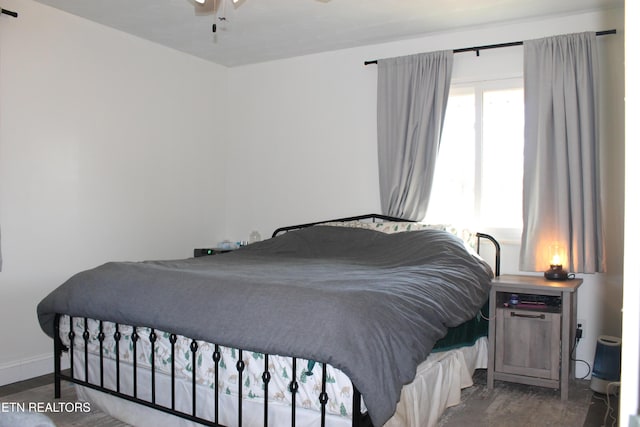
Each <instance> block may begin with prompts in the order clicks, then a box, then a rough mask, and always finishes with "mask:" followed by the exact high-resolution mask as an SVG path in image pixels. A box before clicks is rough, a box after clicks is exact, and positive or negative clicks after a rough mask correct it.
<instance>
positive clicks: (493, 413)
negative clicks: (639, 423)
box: [0, 370, 618, 427]
mask: <svg viewBox="0 0 640 427" xmlns="http://www.w3.org/2000/svg"><path fill="white" fill-rule="evenodd" d="M474 381H475V383H476V384H475V385H474V386H472V387H469V388H468V389H465V390H464V391H463V396H462V399H463V402H462V403H461V404H460V405H458V406H455V407H453V408H449V409H448V410H447V411H446V412H445V413H444V415H443V416H442V417H441V420H440V422H439V426H440V427H450V426H453V427H458V426H465V425H473V426H482V425H487V426H491V427H495V426H500V425H504V426H513V425H520V426H561V427H572V426H575V427H601V426H605V427H608V426H615V425H617V423H616V422H615V421H616V420H615V417H616V416H617V406H618V399H617V396H609V405H610V408H611V409H610V410H607V396H606V395H600V394H597V393H594V392H593V391H591V390H590V388H589V381H587V380H582V381H580V380H577V381H574V382H572V384H571V390H570V398H569V401H567V402H561V401H560V397H559V392H558V391H557V390H551V389H544V388H539V387H532V386H524V385H520V384H510V383H503V382H497V385H496V388H495V389H494V390H491V391H489V390H487V388H486V371H484V370H478V371H476V375H475V376H474ZM52 384H53V374H49V375H43V376H40V377H37V378H33V379H30V380H26V381H21V382H17V383H14V384H9V385H5V386H1V387H0V400H2V401H7V397H9V399H13V398H14V397H15V398H20V399H24V398H25V396H29V398H34V399H38V400H37V401H41V399H42V398H43V396H40V395H41V394H43V393H44V394H46V396H45V397H44V398H45V399H49V400H53V388H52ZM43 387H44V388H43ZM30 391H32V392H33V394H29V393H30ZM63 391H64V393H63V395H64V396H63V397H66V398H67V399H72V400H73V397H74V396H75V392H74V391H73V389H72V386H71V385H68V384H67V385H65V389H64V390H63ZM36 393H37V395H38V397H37V398H36ZM70 395H71V396H70ZM31 396H32V397H31ZM47 396H48V397H47ZM92 412H93V414H92V416H93V417H94V418H95V419H94V420H92V422H91V424H92V425H93V424H94V423H95V422H96V421H97V418H99V419H100V425H104V426H106V425H108V426H114V427H116V426H117V427H120V426H126V424H124V423H120V422H119V421H117V420H115V419H112V418H110V417H109V416H108V415H106V414H103V413H100V411H99V410H96V411H94V410H93V409H92ZM75 415H76V416H74V417H73V419H68V420H67V419H64V418H57V419H55V420H54V422H56V424H57V426H58V427H64V426H81V425H89V424H82V420H80V421H79V420H78V417H77V415H78V414H75ZM1 416H2V414H1V413H0V417H1ZM576 420H584V422H582V421H576ZM86 421H87V422H89V420H88V419H87V420H86ZM0 424H2V423H1V420H0Z"/></svg>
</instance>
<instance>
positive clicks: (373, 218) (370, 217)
mask: <svg viewBox="0 0 640 427" xmlns="http://www.w3.org/2000/svg"><path fill="white" fill-rule="evenodd" d="M367 220H369V221H371V222H376V221H392V222H415V221H410V220H406V219H402V218H396V217H393V216H388V215H380V214H367V215H358V216H349V217H346V218H338V219H330V220H327V221H316V222H309V223H307V224H298V225H289V226H287V227H280V228H278V229H276V231H274V232H273V234H272V235H271V237H276V236H277V235H278V234H280V233H286V232H287V231H291V230H297V229H299V228H307V227H311V226H314V225H318V224H325V223H327V222H349V221H367Z"/></svg>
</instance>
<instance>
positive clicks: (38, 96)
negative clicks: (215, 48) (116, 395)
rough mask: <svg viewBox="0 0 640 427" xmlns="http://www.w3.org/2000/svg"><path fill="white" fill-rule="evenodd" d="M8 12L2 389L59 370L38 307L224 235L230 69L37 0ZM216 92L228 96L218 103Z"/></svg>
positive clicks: (2, 35) (1, 141) (1, 29)
mask: <svg viewBox="0 0 640 427" xmlns="http://www.w3.org/2000/svg"><path fill="white" fill-rule="evenodd" d="M2 7H3V8H6V9H9V10H15V11H17V12H19V18H18V19H14V18H11V17H8V16H6V15H2V18H0V227H1V228H2V254H3V258H4V266H3V270H2V272H0V325H2V327H0V343H1V344H0V384H3V383H8V382H12V381H15V380H18V379H24V378H29V377H32V376H35V375H38V374H41V373H44V372H50V371H51V369H52V367H53V364H52V363H53V362H52V358H51V354H52V342H51V339H49V338H48V337H46V336H45V335H44V334H43V333H42V332H41V331H40V328H39V326H38V324H37V319H36V304H37V303H38V302H39V301H40V300H41V299H42V298H43V297H44V296H45V295H46V294H47V293H48V292H50V291H51V290H52V289H54V288H55V287H56V286H58V285H59V284H60V283H62V282H63V281H64V280H66V279H67V278H68V277H69V276H70V275H72V274H74V273H76V272H78V271H79V270H82V269H86V268H89V267H93V266H95V265H98V264H101V263H103V262H105V261H108V260H117V259H129V260H141V259H161V258H186V257H188V256H190V254H192V253H193V252H192V251H193V248H194V247H196V246H200V245H210V244H211V243H212V242H215V241H217V239H219V238H220V237H219V236H221V235H222V232H221V231H218V230H217V228H218V227H221V225H220V224H222V219H223V215H224V213H223V212H222V210H221V208H220V205H221V204H220V201H221V199H222V198H223V197H224V179H225V176H226V175H225V174H224V150H223V145H224V144H226V142H227V138H226V135H225V127H224V126H223V125H224V123H225V119H224V114H225V110H224V108H223V107H224V104H225V100H226V97H227V94H226V86H225V84H224V82H225V79H226V74H227V71H226V69H225V68H223V67H219V66H217V65H214V64H211V63H208V62H205V61H202V60H199V59H196V58H194V57H191V56H188V55H184V54H181V53H179V52H177V51H174V50H170V49H167V48H164V47H160V46H158V45H154V44H151V43H149V42H146V41H144V40H141V39H137V38H134V37H131V36H128V35H126V34H124V33H120V32H117V31H114V30H111V29H108V28H106V27H102V26H99V25H96V24H93V23H90V22H88V21H85V20H81V19H79V18H76V17H74V16H71V15H68V14H65V13H62V12H60V11H57V10H56V9H52V8H49V7H47V6H43V5H41V4H39V3H35V2H32V1H25V0H19V1H18V0H5V1H3V4H2ZM218 101H220V102H218Z"/></svg>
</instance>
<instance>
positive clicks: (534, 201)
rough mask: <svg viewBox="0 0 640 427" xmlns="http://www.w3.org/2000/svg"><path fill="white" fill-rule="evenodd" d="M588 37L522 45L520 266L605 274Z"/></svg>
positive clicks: (592, 51) (593, 57) (592, 48)
mask: <svg viewBox="0 0 640 427" xmlns="http://www.w3.org/2000/svg"><path fill="white" fill-rule="evenodd" d="M597 65H598V61H597V52H596V41H595V33H581V34H568V35H563V36H557V37H549V38H544V39H538V40H531V41H525V43H524V86H525V143H524V145H525V147H524V181H523V187H524V189H523V219H524V224H523V234H522V248H521V252H520V269H521V270H524V271H542V270H546V269H548V268H549V263H550V259H549V257H550V255H549V251H548V248H549V246H550V245H552V244H554V243H558V244H560V245H561V246H563V248H564V250H565V252H566V255H567V258H568V259H566V260H565V261H564V262H563V267H564V268H565V269H567V270H569V271H572V272H581V273H594V272H599V271H604V268H605V261H604V245H603V235H602V216H601V207H600V205H601V202H600V200H601V197H600V177H599V156H598V151H599V126H598V89H597V80H598V69H597Z"/></svg>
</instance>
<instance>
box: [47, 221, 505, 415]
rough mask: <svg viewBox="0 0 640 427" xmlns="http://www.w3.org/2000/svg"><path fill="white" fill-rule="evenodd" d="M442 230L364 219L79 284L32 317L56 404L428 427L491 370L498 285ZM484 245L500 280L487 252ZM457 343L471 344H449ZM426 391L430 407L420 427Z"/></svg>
mask: <svg viewBox="0 0 640 427" xmlns="http://www.w3.org/2000/svg"><path fill="white" fill-rule="evenodd" d="M336 225H338V226H336ZM345 225H346V226H345ZM406 231H410V232H406ZM450 231H451V230H449V231H446V230H442V229H435V228H429V227H425V226H421V225H418V224H415V223H408V222H405V221H403V220H400V219H398V218H390V217H384V216H381V215H366V216H359V217H351V218H342V219H339V220H332V221H328V222H322V223H310V224H303V225H299V226H292V227H284V228H281V229H278V230H276V232H274V236H273V238H271V239H268V240H265V241H263V242H259V243H254V244H252V245H249V246H246V247H243V248H241V249H238V250H236V251H233V252H230V253H227V254H223V255H216V256H212V257H201V258H193V259H187V260H174V261H148V262H136V263H133V262H132V263H122V262H120V263H107V264H104V265H103V266H99V267H97V268H95V269H91V270H88V271H85V272H81V273H78V274H77V275H75V276H73V277H72V278H70V279H69V280H68V281H67V282H65V283H64V284H63V285H61V286H60V287H58V288H57V289H56V290H54V291H53V292H52V293H51V294H49V295H48V296H47V297H46V298H45V299H43V301H42V302H41V303H40V304H39V305H38V317H39V321H40V324H41V326H42V329H43V330H44V331H45V332H46V333H47V334H48V335H50V336H51V337H53V338H54V340H53V341H54V352H55V360H56V372H55V378H56V397H59V393H60V387H59V384H60V380H62V379H64V380H68V381H72V382H74V383H76V384H78V385H81V386H82V387H81V388H79V395H80V396H81V397H83V398H87V399H90V400H91V401H93V402H97V404H99V406H100V407H102V408H103V409H106V410H107V412H109V413H111V414H113V415H116V416H118V417H119V418H122V419H124V420H125V421H127V422H129V423H132V424H135V425H157V424H158V423H160V424H165V425H167V424H172V425H187V424H185V423H189V422H195V423H199V424H204V425H213V426H216V425H224V426H235V425H248V426H253V425H265V426H266V425H274V426H280V425H292V426H293V425H309V426H310V425H322V426H324V425H332V426H334V425H335V426H343V425H344V426H349V425H351V426H365V425H374V426H382V425H388V426H395V425H398V426H399V425H428V424H432V423H433V420H434V417H435V418H437V416H438V415H439V413H440V412H441V411H442V410H443V406H444V407H446V406H448V405H450V404H451V403H452V402H453V403H455V400H456V393H459V387H462V386H464V385H470V384H468V382H469V381H470V374H469V372H473V369H475V368H477V367H482V365H483V363H484V364H485V366H486V340H485V341H483V340H482V339H477V338H478V335H480V336H482V335H483V333H484V334H485V335H486V326H485V327H484V332H483V331H482V329H483V327H482V321H481V318H480V317H479V316H478V313H479V311H480V309H481V307H482V306H483V304H485V303H486V300H487V295H488V291H489V286H490V281H491V278H492V276H493V272H492V269H491V267H490V266H489V265H488V264H487V263H486V262H484V261H483V260H482V259H480V258H479V257H478V256H474V255H473V254H472V251H470V250H469V248H468V247H467V246H465V243H464V241H463V239H461V238H459V237H457V236H454V235H453V234H452V233H451V232H450ZM480 237H486V238H488V239H489V240H490V241H491V242H492V243H494V244H495V245H496V251H495V253H496V274H499V264H498V262H499V246H498V245H497V242H495V240H494V239H492V238H491V237H490V236H486V235H481V236H480ZM462 329H467V330H471V331H472V332H471V335H470V336H471V338H469V337H466V338H463V339H462V341H459V340H458V342H455V341H447V338H448V337H451V336H454V335H456V334H460V331H461V330H462ZM461 335H465V334H461ZM465 340H466V341H465ZM434 349H435V350H434ZM65 352H67V353H68V354H69V359H70V360H69V362H70V371H69V373H65V372H62V370H61V357H62V354H63V353H65ZM483 355H485V356H483ZM448 365H452V366H453V365H455V366H456V368H455V369H454V370H457V371H458V372H459V371H463V372H464V371H465V370H466V371H468V373H467V375H466V376H465V375H462V376H461V375H460V374H456V375H452V374H451V372H450V371H447V370H446V369H445V368H446V367H447V366H448ZM434 373H435V376H436V378H435V379H434V377H433V376H434ZM448 377H451V378H453V380H449V379H447V378H448ZM454 377H455V378H454ZM434 382H435V383H437V387H435V388H439V389H441V390H439V392H438V393H437V394H438V395H439V396H440V397H439V403H437V404H435V407H433V408H430V409H428V410H426V412H427V414H426V415H425V414H424V413H421V414H415V413H414V412H416V411H419V412H424V408H422V407H423V406H429V405H424V399H426V398H428V397H429V395H431V394H435V392H434V391H433V389H434V386H433V384H432V383H434ZM458 383H459V384H458ZM443 395H444V396H445V397H444V399H443V398H442V396H443ZM112 397H116V398H117V399H113V398H112ZM134 405H135V406H134ZM141 407H145V410H142V409H140V408H141ZM147 407H149V408H153V409H154V410H146V408H147ZM158 410H159V411H160V412H158ZM159 413H162V416H163V417H165V418H157V417H158V414H159ZM165 413H169V414H171V415H169V416H167V415H165ZM166 417H170V418H166ZM425 417H426V418H425ZM425 419H426V420H427V421H426V422H425V421H424V420H425ZM416 423H419V424H416Z"/></svg>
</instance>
